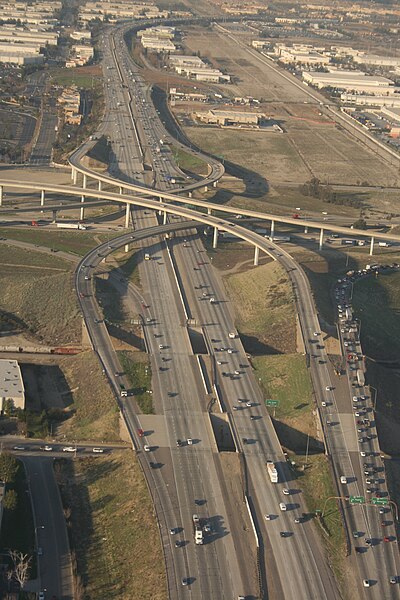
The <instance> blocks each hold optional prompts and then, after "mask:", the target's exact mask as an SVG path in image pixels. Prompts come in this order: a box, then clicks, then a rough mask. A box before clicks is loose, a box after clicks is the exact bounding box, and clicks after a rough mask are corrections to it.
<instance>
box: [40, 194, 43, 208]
mask: <svg viewBox="0 0 400 600" xmlns="http://www.w3.org/2000/svg"><path fill="white" fill-rule="evenodd" d="M40 206H44V190H42V191H41V192H40Z"/></svg>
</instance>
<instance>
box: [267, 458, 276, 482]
mask: <svg viewBox="0 0 400 600" xmlns="http://www.w3.org/2000/svg"><path fill="white" fill-rule="evenodd" d="M267 471H268V475H269V478H270V480H271V482H272V483H278V471H277V470H276V467H275V465H274V463H273V462H272V460H269V461H268V462H267Z"/></svg>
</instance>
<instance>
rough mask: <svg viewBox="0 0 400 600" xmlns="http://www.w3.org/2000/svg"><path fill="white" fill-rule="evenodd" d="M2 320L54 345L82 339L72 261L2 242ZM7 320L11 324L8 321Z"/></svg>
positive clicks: (0, 299)
mask: <svg viewBox="0 0 400 600" xmlns="http://www.w3.org/2000/svg"><path fill="white" fill-rule="evenodd" d="M0 265H1V269H0V284H1V288H2V293H1V298H0V311H1V313H2V317H1V322H2V323H3V324H4V328H5V329H10V325H9V324H10V322H14V323H15V324H16V328H17V329H18V331H19V332H25V333H30V334H32V335H34V336H35V338H36V339H39V340H41V341H44V342H46V343H48V344H52V345H62V344H68V343H77V342H79V341H80V328H81V320H80V316H79V311H78V306H77V302H76V296H75V292H74V290H73V280H72V273H71V265H70V263H68V262H66V261H63V260H61V259H58V258H56V257H54V256H51V257H47V256H45V255H43V254H39V253H37V254H35V253H32V252H29V251H27V250H23V249H20V248H15V247H11V246H10V247H9V246H6V245H1V246H0ZM7 323H8V325H7Z"/></svg>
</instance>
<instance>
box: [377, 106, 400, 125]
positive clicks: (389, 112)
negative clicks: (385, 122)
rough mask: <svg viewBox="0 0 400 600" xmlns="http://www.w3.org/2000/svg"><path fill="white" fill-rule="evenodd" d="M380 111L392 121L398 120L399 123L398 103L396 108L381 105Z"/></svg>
mask: <svg viewBox="0 0 400 600" xmlns="http://www.w3.org/2000/svg"><path fill="white" fill-rule="evenodd" d="M381 113H382V114H383V115H385V117H387V118H388V119H392V120H393V121H398V122H399V123H400V103H399V107H398V108H394V107H393V106H391V107H389V106H383V107H382V110H381Z"/></svg>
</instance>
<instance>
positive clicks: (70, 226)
mask: <svg viewBox="0 0 400 600" xmlns="http://www.w3.org/2000/svg"><path fill="white" fill-rule="evenodd" d="M57 227H58V228H59V229H80V230H85V229H87V227H86V225H83V224H82V223H57Z"/></svg>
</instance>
